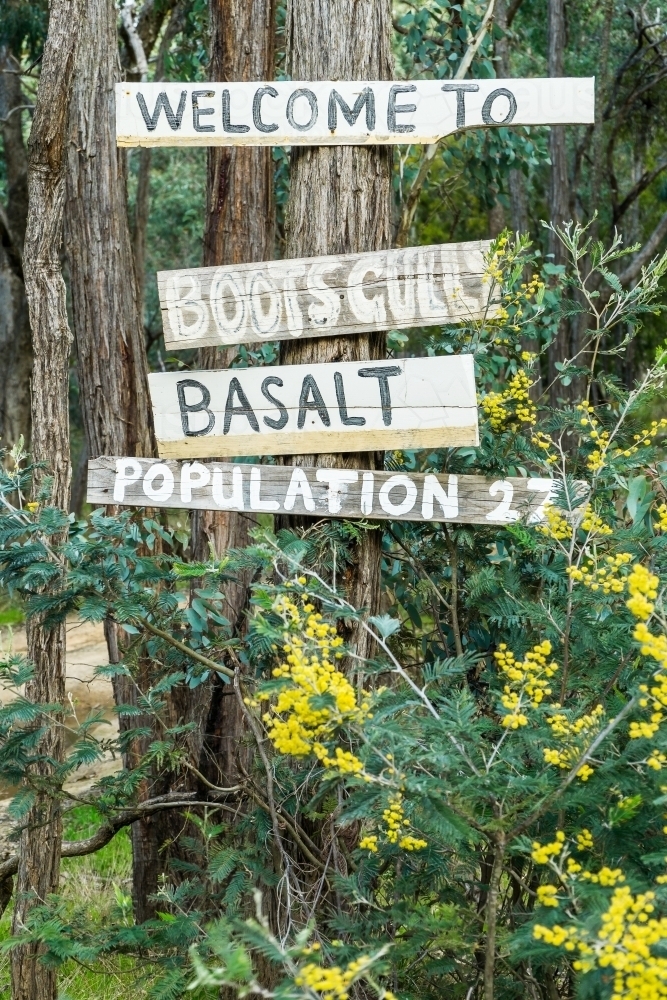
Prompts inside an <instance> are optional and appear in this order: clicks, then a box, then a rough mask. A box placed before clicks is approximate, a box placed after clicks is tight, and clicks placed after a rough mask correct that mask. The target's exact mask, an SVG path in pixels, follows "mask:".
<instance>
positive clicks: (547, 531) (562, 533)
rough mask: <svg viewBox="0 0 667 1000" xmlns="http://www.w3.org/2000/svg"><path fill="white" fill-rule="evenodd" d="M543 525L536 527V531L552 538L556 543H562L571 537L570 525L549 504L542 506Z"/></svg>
mask: <svg viewBox="0 0 667 1000" xmlns="http://www.w3.org/2000/svg"><path fill="white" fill-rule="evenodd" d="M543 509H544V523H543V524H540V525H538V528H537V530H538V531H539V533H540V534H541V535H546V536H547V538H553V539H555V541H557V542H563V541H565V539H568V538H571V537H572V525H571V524H570V522H569V521H568V519H567V518H566V517H565V516H564V515H563V514H562V513H561V511H560V510H558V508H557V507H554V505H553V504H551V503H545V505H544V508H543Z"/></svg>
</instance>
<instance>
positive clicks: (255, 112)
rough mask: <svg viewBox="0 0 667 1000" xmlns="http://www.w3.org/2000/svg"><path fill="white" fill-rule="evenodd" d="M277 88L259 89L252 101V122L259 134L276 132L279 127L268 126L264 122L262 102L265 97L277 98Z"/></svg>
mask: <svg viewBox="0 0 667 1000" xmlns="http://www.w3.org/2000/svg"><path fill="white" fill-rule="evenodd" d="M277 96H278V91H277V90H276V88H275V87H259V88H258V89H257V90H256V91H255V96H254V97H253V99H252V121H253V125H254V126H255V128H256V129H257V131H258V132H275V131H276V129H277V128H278V126H277V125H267V124H266V123H265V122H263V121H262V100H263V98H265V97H277Z"/></svg>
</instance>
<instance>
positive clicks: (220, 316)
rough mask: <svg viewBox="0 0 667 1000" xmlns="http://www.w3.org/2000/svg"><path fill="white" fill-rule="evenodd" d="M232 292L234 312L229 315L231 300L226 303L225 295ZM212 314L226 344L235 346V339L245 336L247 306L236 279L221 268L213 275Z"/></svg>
mask: <svg viewBox="0 0 667 1000" xmlns="http://www.w3.org/2000/svg"><path fill="white" fill-rule="evenodd" d="M226 292H227V293H229V292H231V294H232V298H233V312H232V314H231V316H228V315H227V308H229V306H230V304H231V303H230V301H229V298H227V300H226V301H225V293H226ZM210 300H211V312H212V313H213V319H214V320H215V325H216V327H217V328H218V333H219V334H220V336H221V337H222V339H223V340H224V341H225V343H229V344H233V343H236V341H235V340H234V339H233V338H234V337H238V338H240V337H242V336H243V328H244V327H245V325H246V305H245V301H244V298H243V295H242V292H241V289H240V288H239V286H238V284H237V282H236V278H235V277H234V275H233V274H232V273H231V272H230V271H226V270H225V269H224V268H222V267H219V268H218V270H217V271H216V272H215V274H214V275H213V281H212V282H211V293H210Z"/></svg>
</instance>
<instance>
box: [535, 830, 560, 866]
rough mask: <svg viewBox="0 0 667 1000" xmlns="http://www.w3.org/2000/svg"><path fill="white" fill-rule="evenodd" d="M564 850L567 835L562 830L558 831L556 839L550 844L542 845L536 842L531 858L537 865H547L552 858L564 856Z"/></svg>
mask: <svg viewBox="0 0 667 1000" xmlns="http://www.w3.org/2000/svg"><path fill="white" fill-rule="evenodd" d="M564 850H565V834H564V833H563V831H562V830H557V831H556V839H555V840H554V841H552V842H551V843H550V844H540V842H539V840H534V841H533V849H532V852H531V855H530V856H531V858H532V859H533V861H534V862H535V864H536V865H546V864H548V863H549V862H550V861H551V859H552V858H555V857H556V856H557V855H560V854H562V852H563V851H564Z"/></svg>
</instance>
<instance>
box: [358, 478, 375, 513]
mask: <svg viewBox="0 0 667 1000" xmlns="http://www.w3.org/2000/svg"><path fill="white" fill-rule="evenodd" d="M374 482H375V476H374V475H373V473H372V472H364V475H363V478H362V481H361V513H362V514H372V513H373V483H374Z"/></svg>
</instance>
